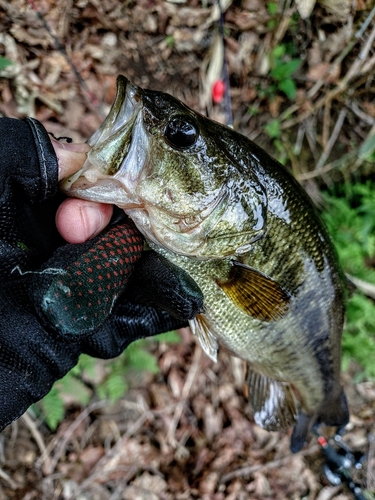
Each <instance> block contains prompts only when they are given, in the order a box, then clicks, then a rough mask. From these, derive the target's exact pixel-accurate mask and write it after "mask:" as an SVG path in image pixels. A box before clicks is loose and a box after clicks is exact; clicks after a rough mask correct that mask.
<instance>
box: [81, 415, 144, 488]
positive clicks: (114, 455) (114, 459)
mask: <svg viewBox="0 0 375 500" xmlns="http://www.w3.org/2000/svg"><path fill="white" fill-rule="evenodd" d="M148 413H149V412H146V413H143V414H142V415H141V416H140V417H139V418H138V420H136V421H135V422H134V424H133V425H131V426H130V427H129V429H128V430H127V431H126V432H125V434H124V435H123V436H122V438H121V439H120V440H118V441H117V443H116V444H115V445H114V446H113V447H112V448H111V449H110V450H108V451H107V453H106V454H105V455H104V456H103V457H102V458H101V459H100V460H99V462H98V463H97V464H96V465H95V467H94V469H93V471H92V473H91V474H90V475H89V476H88V477H87V478H86V479H85V481H83V483H82V484H81V486H80V487H81V490H82V491H84V490H85V489H86V488H87V487H89V486H90V484H92V482H93V481H94V480H95V479H97V478H98V477H100V476H101V475H102V474H108V473H109V472H110V471H113V470H115V468H116V467H117V464H118V462H119V460H120V458H121V455H122V453H121V449H122V448H123V447H124V443H125V442H126V441H127V440H128V439H129V437H130V436H132V435H133V434H135V433H136V432H137V431H138V430H139V429H140V428H141V427H143V425H144V424H145V422H146V421H147V420H148V419H149V415H148ZM108 464H109V465H108ZM138 469H139V467H132V468H131V469H130V471H129V472H128V474H127V477H128V476H130V477H129V479H128V480H129V481H130V479H131V478H132V477H133V475H134V474H136V473H137V471H138ZM132 471H134V472H133V473H132Z"/></svg>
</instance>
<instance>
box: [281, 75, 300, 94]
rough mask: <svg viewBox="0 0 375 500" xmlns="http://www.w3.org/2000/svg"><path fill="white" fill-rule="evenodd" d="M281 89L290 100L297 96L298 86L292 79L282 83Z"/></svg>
mask: <svg viewBox="0 0 375 500" xmlns="http://www.w3.org/2000/svg"><path fill="white" fill-rule="evenodd" d="M279 89H280V90H281V91H282V92H284V94H285V95H286V96H287V97H288V98H289V99H294V98H295V96H296V91H297V88H296V84H295V83H294V81H293V80H292V79H291V78H286V79H285V80H283V81H281V82H280V83H279Z"/></svg>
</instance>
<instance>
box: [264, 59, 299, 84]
mask: <svg viewBox="0 0 375 500" xmlns="http://www.w3.org/2000/svg"><path fill="white" fill-rule="evenodd" d="M300 65H301V60H300V59H291V60H290V61H287V62H278V63H277V64H276V66H275V68H273V69H272V70H271V73H270V74H271V76H272V78H274V79H275V80H278V81H281V80H285V78H290V77H291V76H292V75H293V73H295V72H296V71H297V69H298V68H299V67H300Z"/></svg>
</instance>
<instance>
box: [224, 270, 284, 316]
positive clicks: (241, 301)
mask: <svg viewBox="0 0 375 500" xmlns="http://www.w3.org/2000/svg"><path fill="white" fill-rule="evenodd" d="M218 285H219V286H220V287H221V289H222V290H223V291H224V293H225V294H226V295H227V296H228V297H229V298H230V300H231V301H232V302H234V304H236V306H237V307H239V308H240V309H241V310H242V311H243V312H245V313H246V314H249V315H250V316H253V317H254V318H256V319H259V320H263V321H271V320H276V319H279V318H281V317H282V316H283V315H284V313H285V312H286V311H287V309H288V306H289V301H290V296H289V294H288V293H287V292H286V291H285V290H283V288H281V286H280V285H279V284H278V283H277V282H276V281H274V280H273V279H272V278H270V277H268V276H266V275H265V274H263V273H261V272H260V271H257V270H256V269H253V268H252V267H249V266H246V265H245V264H242V263H241V262H238V261H232V268H231V271H230V276H229V280H228V281H226V282H218Z"/></svg>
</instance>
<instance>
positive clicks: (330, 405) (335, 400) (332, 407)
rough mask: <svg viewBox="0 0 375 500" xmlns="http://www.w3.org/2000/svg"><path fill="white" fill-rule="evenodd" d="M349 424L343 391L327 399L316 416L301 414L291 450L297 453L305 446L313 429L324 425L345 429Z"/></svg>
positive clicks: (292, 439) (291, 442) (294, 430)
mask: <svg viewBox="0 0 375 500" xmlns="http://www.w3.org/2000/svg"><path fill="white" fill-rule="evenodd" d="M348 422H349V409H348V403H347V400H346V396H345V393H344V391H343V389H342V388H341V389H340V392H339V394H338V395H337V396H336V397H332V395H331V394H330V395H329V397H326V399H325V400H324V402H323V404H322V405H321V407H320V409H319V410H318V412H317V413H316V414H314V415H312V416H311V415H310V416H309V415H306V413H300V414H299V416H298V419H297V423H296V425H295V426H294V429H293V433H292V437H291V441H290V449H291V450H292V452H293V453H297V452H298V451H300V449H301V448H302V447H303V445H304V444H305V441H306V438H307V436H308V434H309V432H310V431H311V429H312V427H313V426H314V425H316V424H318V425H319V424H321V423H324V424H326V425H329V426H332V427H343V426H345V425H346V424H347V423H348Z"/></svg>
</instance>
